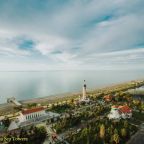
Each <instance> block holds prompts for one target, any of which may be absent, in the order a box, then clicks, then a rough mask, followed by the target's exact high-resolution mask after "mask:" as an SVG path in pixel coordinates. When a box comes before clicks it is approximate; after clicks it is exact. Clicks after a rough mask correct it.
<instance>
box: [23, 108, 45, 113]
mask: <svg viewBox="0 0 144 144" xmlns="http://www.w3.org/2000/svg"><path fill="white" fill-rule="evenodd" d="M43 110H45V108H44V107H36V108H32V109H27V110H23V111H22V114H23V115H26V114H30V113H35V112H39V111H43Z"/></svg>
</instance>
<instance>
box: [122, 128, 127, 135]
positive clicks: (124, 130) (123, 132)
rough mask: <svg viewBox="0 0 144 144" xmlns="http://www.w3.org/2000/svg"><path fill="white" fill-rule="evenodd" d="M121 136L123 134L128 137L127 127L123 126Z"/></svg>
mask: <svg viewBox="0 0 144 144" xmlns="http://www.w3.org/2000/svg"><path fill="white" fill-rule="evenodd" d="M121 136H122V137H126V136H127V131H126V129H125V128H122V129H121Z"/></svg>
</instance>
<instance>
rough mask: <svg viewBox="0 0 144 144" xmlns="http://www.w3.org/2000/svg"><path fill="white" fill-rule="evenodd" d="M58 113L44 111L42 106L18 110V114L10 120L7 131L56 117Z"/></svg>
mask: <svg viewBox="0 0 144 144" xmlns="http://www.w3.org/2000/svg"><path fill="white" fill-rule="evenodd" d="M59 116H60V115H59V114H57V113H53V112H46V109H45V108H44V107H36V108H32V109H26V110H23V111H21V112H20V114H19V116H18V117H17V118H16V119H15V120H14V121H12V122H11V124H10V126H9V128H8V131H11V130H15V129H17V128H19V127H24V126H28V125H32V124H34V123H39V122H42V121H46V120H48V119H53V118H54V119H57V118H58V117H59Z"/></svg>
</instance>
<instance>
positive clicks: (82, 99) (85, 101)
mask: <svg viewBox="0 0 144 144" xmlns="http://www.w3.org/2000/svg"><path fill="white" fill-rule="evenodd" d="M86 90H87V85H86V83H85V80H84V85H83V90H82V97H81V98H80V99H79V102H84V103H89V102H90V99H89V98H87V96H86Z"/></svg>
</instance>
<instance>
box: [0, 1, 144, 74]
mask: <svg viewBox="0 0 144 144" xmlns="http://www.w3.org/2000/svg"><path fill="white" fill-rule="evenodd" d="M143 5H144V1H143V0H133V1H131V0H115V1H114V0H107V1H106V0H97V1H94V0H78V1H77V0H67V1H65V0H61V1H60V0H41V1H40V0H24V1H21V0H13V1H10V0H1V1H0V71H27V70H28V71H39V70H40V71H45V70H84V69H86V70H127V69H128V70H129V69H131V70H144V68H143V64H144V39H143V37H144V28H143V25H144V15H143V13H144V9H143Z"/></svg>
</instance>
